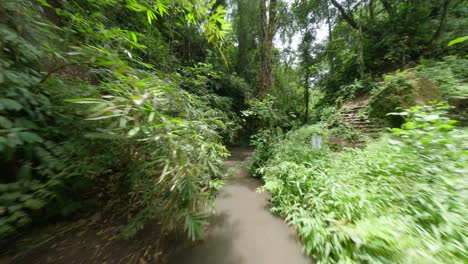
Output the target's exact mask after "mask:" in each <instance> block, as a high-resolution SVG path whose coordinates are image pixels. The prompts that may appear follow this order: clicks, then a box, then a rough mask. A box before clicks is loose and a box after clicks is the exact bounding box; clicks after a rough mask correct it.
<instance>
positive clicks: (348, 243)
mask: <svg viewBox="0 0 468 264" xmlns="http://www.w3.org/2000/svg"><path fill="white" fill-rule="evenodd" d="M445 114H446V107H445V106H443V105H437V106H426V107H415V108H411V109H409V110H408V111H407V112H405V113H403V115H405V116H406V120H407V122H406V123H405V125H404V126H403V128H402V129H395V130H394V135H393V136H391V135H387V136H385V137H383V138H382V139H380V140H379V141H377V142H375V143H373V144H370V145H368V146H367V147H366V148H365V149H363V150H359V149H348V150H345V151H343V152H342V153H340V154H339V156H338V157H337V158H335V159H333V158H331V155H330V154H331V153H330V152H329V151H328V150H327V149H326V148H324V149H321V150H317V149H311V148H308V147H304V146H305V144H304V142H302V140H296V138H301V137H302V136H303V137H306V138H307V137H308V134H307V131H308V129H309V128H304V129H300V130H297V131H291V132H289V133H288V134H287V135H286V139H285V140H284V141H280V142H279V143H278V144H275V145H274V154H273V155H272V157H271V158H270V159H269V160H268V161H267V162H266V165H265V166H264V168H263V169H262V171H261V172H262V175H263V179H264V181H265V185H264V186H263V187H262V188H261V189H262V190H264V191H268V192H269V193H270V194H271V210H272V211H273V212H275V213H277V214H279V215H282V216H283V217H285V219H286V220H287V221H288V223H290V224H293V225H295V226H296V227H297V228H298V232H299V235H300V237H301V239H302V241H303V244H304V250H305V251H306V253H307V254H309V255H310V256H312V257H313V258H314V259H316V260H317V261H319V262H320V263H363V262H364V263H465V262H466V261H467V246H466V243H464V241H466V240H467V233H466V220H465V215H466V213H467V209H468V208H467V206H466V189H467V187H468V186H467V182H466V179H465V175H466V173H467V170H468V168H467V164H468V162H467V161H468V155H467V153H466V151H465V149H466V147H467V145H466V142H467V140H466V139H467V132H466V130H459V129H457V128H456V127H454V125H453V124H454V123H455V121H452V120H449V119H448V118H446V117H445ZM295 153H301V154H299V155H295Z"/></svg>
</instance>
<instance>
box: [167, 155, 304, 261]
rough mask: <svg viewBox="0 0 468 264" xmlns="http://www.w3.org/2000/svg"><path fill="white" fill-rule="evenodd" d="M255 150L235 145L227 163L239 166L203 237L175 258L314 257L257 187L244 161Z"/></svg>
mask: <svg viewBox="0 0 468 264" xmlns="http://www.w3.org/2000/svg"><path fill="white" fill-rule="evenodd" d="M251 153H252V152H251V150H249V149H246V148H235V149H232V150H231V158H230V159H229V160H227V161H226V162H225V165H224V167H225V168H224V169H225V170H228V169H229V168H233V167H234V168H235V169H236V172H235V173H234V175H233V176H232V177H231V178H230V179H229V180H228V181H227V183H226V186H225V187H224V189H223V190H222V191H221V193H220V194H219V195H218V197H217V198H216V201H215V208H216V213H215V214H214V215H212V216H211V219H209V220H210V223H211V225H210V227H209V229H208V231H207V232H206V234H205V235H206V237H205V240H204V241H203V242H201V243H199V244H197V245H196V246H194V247H192V248H188V249H182V250H181V251H179V252H178V253H177V254H175V255H174V256H173V258H172V259H171V261H169V263H171V264H189V263H190V264H276V263H278V264H280V263H281V264H285V263H291V264H302V263H311V261H310V260H309V259H308V258H307V257H305V256H304V255H303V254H302V252H301V245H300V243H299V241H298V240H297V238H296V235H295V233H294V230H293V229H292V228H290V227H288V226H287V225H286V224H285V223H284V222H283V221H282V220H281V219H280V218H278V217H275V216H274V215H272V214H271V213H270V211H269V210H268V195H267V194H264V193H257V192H256V189H257V187H259V186H260V182H259V181H258V180H256V179H254V178H251V177H249V176H248V174H247V171H246V169H245V168H242V167H240V166H238V165H240V164H241V163H242V162H243V161H244V160H245V159H246V158H247V157H248V156H249V155H251Z"/></svg>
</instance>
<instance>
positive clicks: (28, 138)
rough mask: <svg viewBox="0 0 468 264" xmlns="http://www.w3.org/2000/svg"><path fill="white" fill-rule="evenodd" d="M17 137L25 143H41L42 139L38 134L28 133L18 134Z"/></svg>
mask: <svg viewBox="0 0 468 264" xmlns="http://www.w3.org/2000/svg"><path fill="white" fill-rule="evenodd" d="M18 137H19V138H20V139H22V140H23V141H25V142H27V143H36V142H42V141H43V139H42V138H41V137H40V136H39V135H38V134H36V133H32V132H28V131H23V132H18Z"/></svg>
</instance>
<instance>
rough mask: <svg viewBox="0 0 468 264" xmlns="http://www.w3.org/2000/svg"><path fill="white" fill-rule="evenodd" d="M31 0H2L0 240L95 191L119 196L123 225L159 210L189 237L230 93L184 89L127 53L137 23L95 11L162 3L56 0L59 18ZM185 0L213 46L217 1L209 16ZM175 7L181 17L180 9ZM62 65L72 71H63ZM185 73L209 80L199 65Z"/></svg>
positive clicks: (216, 157)
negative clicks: (53, 19)
mask: <svg viewBox="0 0 468 264" xmlns="http://www.w3.org/2000/svg"><path fill="white" fill-rule="evenodd" d="M181 3H182V1H180V2H178V1H177V3H176V2H174V4H175V5H177V4H181ZM41 4H42V5H44V6H46V7H50V5H49V4H48V3H47V1H37V3H36V2H34V1H22V0H7V1H2V2H0V17H1V19H0V33H1V35H2V38H1V39H0V46H1V49H2V50H1V53H2V54H1V55H2V56H0V86H1V91H0V157H1V161H0V168H1V169H2V173H3V172H4V171H6V172H7V173H6V174H5V176H3V174H2V179H1V182H0V183H1V184H0V239H2V240H3V239H4V238H6V237H8V236H12V235H14V234H17V233H19V232H20V231H22V230H24V228H25V227H27V226H28V224H30V223H32V222H39V221H41V220H42V221H44V220H48V219H50V217H54V216H57V215H69V214H70V213H73V212H75V211H76V210H78V209H80V208H86V207H87V206H89V204H90V203H96V200H98V199H100V200H102V203H106V202H109V206H111V205H112V204H113V203H115V202H118V201H119V200H120V201H122V200H124V201H126V202H127V203H126V204H120V205H125V206H126V207H124V208H123V209H122V208H120V210H126V211H128V214H126V215H133V216H134V217H132V218H131V219H129V220H130V223H129V224H128V225H127V226H126V228H125V230H124V235H126V236H131V235H133V234H135V233H136V232H137V231H138V230H140V229H141V228H142V227H143V225H144V224H145V223H147V222H148V221H150V220H157V221H158V222H160V223H161V224H162V225H163V227H162V228H163V232H172V231H178V230H180V229H184V230H185V231H186V232H187V234H188V236H189V238H191V239H195V238H196V237H198V236H199V235H200V234H201V225H202V224H204V223H205V220H204V214H203V210H204V208H205V205H207V204H210V202H211V200H212V198H213V194H214V192H215V191H216V190H217V189H219V186H221V184H220V172H221V170H220V166H221V162H222V160H223V158H225V157H226V156H227V151H226V149H225V147H224V146H223V145H222V144H221V139H220V134H229V131H228V129H231V128H232V127H234V126H235V125H234V124H232V123H234V122H236V120H235V119H231V116H232V114H230V113H225V112H224V111H223V110H222V108H224V107H225V106H228V105H229V104H230V102H229V101H227V100H224V99H223V98H221V97H219V96H216V95H214V94H210V93H208V92H207V93H205V94H197V95H195V94H191V93H189V92H187V91H184V90H183V89H181V87H180V85H181V83H180V82H178V79H177V78H176V77H174V75H172V74H167V73H163V72H160V71H158V70H155V69H154V67H153V66H152V65H149V64H146V63H144V62H142V61H140V60H139V59H138V58H137V56H134V55H135V54H143V52H142V51H143V50H144V49H145V46H144V45H142V44H141V43H139V42H138V36H140V34H139V33H136V32H133V31H129V30H126V29H122V28H119V27H117V26H113V25H115V24H118V23H114V24H113V23H110V22H111V21H109V20H110V19H109V17H111V16H109V17H107V16H106V15H105V14H106V13H109V9H110V8H111V7H112V9H113V10H112V11H114V8H115V10H119V9H124V10H127V11H132V12H141V11H144V12H143V13H144V14H145V16H143V17H144V20H143V21H145V23H146V19H148V20H149V23H151V21H152V20H155V19H156V13H155V12H158V14H159V15H160V16H163V15H166V14H167V12H168V11H167V10H166V9H165V8H167V7H165V6H164V5H163V6H159V7H158V8H157V9H153V7H152V6H150V5H147V4H148V3H144V2H139V3H137V2H136V1H130V2H128V3H125V4H123V3H121V2H119V3H109V2H108V1H92V3H91V2H88V1H84V2H83V1H81V2H76V1H69V2H67V1H62V2H60V5H59V6H60V8H55V9H54V10H55V11H56V13H57V15H58V16H60V17H59V20H60V24H61V26H60V27H58V26H56V25H54V24H52V23H50V22H49V21H47V20H46V19H44V17H43V13H42V11H43V10H42V9H41V6H40V5H41ZM183 4H184V5H185V7H187V8H188V9H187V10H192V8H190V7H189V6H190V5H197V8H196V9H193V10H192V11H187V12H195V13H194V14H192V13H190V14H192V15H193V19H192V20H191V23H195V22H196V21H195V17H196V18H197V19H198V18H200V19H205V20H208V21H205V23H204V24H203V31H204V32H205V33H207V35H208V36H210V35H211V37H209V42H211V43H212V44H215V46H216V43H217V41H219V40H220V39H222V38H223V35H224V33H225V32H224V31H223V30H222V28H223V27H222V25H221V24H222V23H224V20H223V19H222V15H223V14H224V13H223V12H224V10H223V9H222V7H218V8H217V9H216V10H215V11H214V12H210V13H211V15H212V17H207V16H208V13H207V12H205V11H207V9H206V7H207V6H206V5H208V4H207V3H205V2H203V3H202V2H201V1H200V2H198V1H190V3H188V2H183ZM198 4H201V5H203V6H198ZM205 4H206V5H205ZM119 5H120V6H119ZM156 10H157V11H156ZM174 10H175V11H177V12H182V13H178V14H179V15H181V16H183V17H184V18H185V15H186V14H187V13H185V11H182V10H185V9H179V8H174ZM211 18H215V19H211ZM214 25H216V26H214ZM83 36H86V37H83ZM63 44H65V45H63ZM137 50H138V51H139V52H137ZM132 54H133V55H132ZM49 64H51V65H52V67H49V66H50V65H49ZM71 66H76V67H77V68H78V71H80V72H81V74H79V75H78V76H77V75H73V74H67V72H66V70H67V69H69V68H70V67H71ZM207 67H208V66H207ZM44 71H46V73H44ZM70 75H73V76H70ZM90 76H91V77H90ZM217 80H218V81H219V79H217ZM190 81H193V82H195V83H197V84H198V85H199V87H198V88H200V87H201V88H207V87H205V86H208V85H211V84H210V83H208V81H207V80H206V78H204V76H198V75H195V76H194V77H193V78H192V79H190ZM207 90H208V88H207ZM66 98H68V100H67V102H64V100H65V99H66ZM70 98H73V99H70ZM71 103H76V104H71ZM226 123H227V124H228V125H226ZM118 197H120V198H118ZM109 200H110V201H109ZM2 242H3V241H2Z"/></svg>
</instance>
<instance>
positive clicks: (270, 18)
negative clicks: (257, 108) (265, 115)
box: [258, 0, 277, 98]
mask: <svg viewBox="0 0 468 264" xmlns="http://www.w3.org/2000/svg"><path fill="white" fill-rule="evenodd" d="M266 2H267V0H260V23H261V25H260V26H261V33H262V34H261V46H260V60H261V68H260V86H259V88H258V95H259V97H260V98H264V97H265V96H266V95H267V94H268V92H269V91H271V90H272V89H273V75H272V49H273V38H274V35H275V32H276V15H277V14H276V12H277V11H276V8H277V0H270V1H269V5H268V13H267V3H266Z"/></svg>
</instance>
